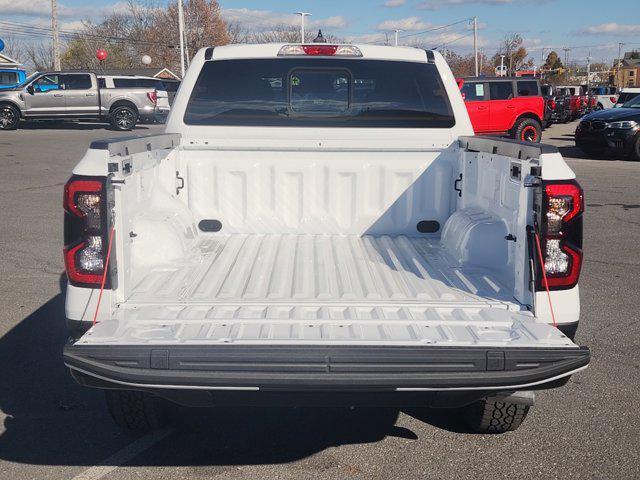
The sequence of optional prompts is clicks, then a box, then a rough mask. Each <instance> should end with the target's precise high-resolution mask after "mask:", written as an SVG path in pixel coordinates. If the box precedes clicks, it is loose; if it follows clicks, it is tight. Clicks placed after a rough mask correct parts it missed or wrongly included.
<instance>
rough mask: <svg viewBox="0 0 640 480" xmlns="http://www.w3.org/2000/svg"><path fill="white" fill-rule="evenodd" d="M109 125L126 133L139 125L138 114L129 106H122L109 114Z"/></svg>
mask: <svg viewBox="0 0 640 480" xmlns="http://www.w3.org/2000/svg"><path fill="white" fill-rule="evenodd" d="M109 123H110V124H111V127H112V128H113V129H114V130H119V131H121V132H126V131H129V130H131V129H132V128H133V127H135V126H136V124H137V123H138V112H137V111H136V110H135V109H134V108H133V107H129V106H127V105H120V106H118V107H115V108H113V109H112V110H111V111H110V112H109Z"/></svg>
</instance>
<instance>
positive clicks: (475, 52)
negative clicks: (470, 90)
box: [473, 17, 478, 77]
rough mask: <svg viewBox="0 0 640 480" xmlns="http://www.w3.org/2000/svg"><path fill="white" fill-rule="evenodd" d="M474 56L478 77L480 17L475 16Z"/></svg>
mask: <svg viewBox="0 0 640 480" xmlns="http://www.w3.org/2000/svg"><path fill="white" fill-rule="evenodd" d="M473 56H474V58H475V67H476V77H477V76H478V17H473Z"/></svg>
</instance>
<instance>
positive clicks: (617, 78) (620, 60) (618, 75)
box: [616, 42, 624, 88]
mask: <svg viewBox="0 0 640 480" xmlns="http://www.w3.org/2000/svg"><path fill="white" fill-rule="evenodd" d="M623 45H624V43H622V42H620V43H618V65H617V66H616V87H618V88H620V83H621V82H620V80H621V79H620V77H621V75H620V64H621V63H622V46H623Z"/></svg>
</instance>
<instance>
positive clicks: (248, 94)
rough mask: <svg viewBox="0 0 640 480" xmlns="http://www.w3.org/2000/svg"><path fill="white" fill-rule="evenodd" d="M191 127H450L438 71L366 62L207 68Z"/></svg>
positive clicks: (260, 62) (264, 62) (293, 61)
mask: <svg viewBox="0 0 640 480" xmlns="http://www.w3.org/2000/svg"><path fill="white" fill-rule="evenodd" d="M184 121H185V123H186V124H188V125H233V126H295V127H365V128H366V127H378V128H380V127H385V128H450V127H452V126H454V125H455V119H454V115H453V111H452V109H451V104H450V103H449V99H448V96H447V93H446V91H445V89H444V86H443V84H442V81H441V79H440V75H439V74H438V71H437V69H436V67H435V65H433V64H428V63H426V62H425V63H420V62H391V61H382V60H362V59H357V60H354V59H319V58H314V59H299V58H286V59H282V58H280V59H250V60H249V59H247V60H244V59H238V60H214V61H210V62H207V63H205V65H204V66H203V68H202V71H201V72H200V76H199V78H198V80H197V82H196V85H195V87H194V89H193V92H192V94H191V98H190V99H189V102H188V105H187V109H186V112H185V115H184Z"/></svg>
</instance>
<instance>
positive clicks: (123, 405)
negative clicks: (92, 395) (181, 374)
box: [104, 390, 166, 433]
mask: <svg viewBox="0 0 640 480" xmlns="http://www.w3.org/2000/svg"><path fill="white" fill-rule="evenodd" d="M104 393H105V397H106V400H107V407H108V408H109V413H110V414H111V417H112V418H113V420H114V421H115V422H116V424H117V425H118V426H119V427H121V428H123V429H125V430H127V431H129V432H132V433H133V432H135V433H144V432H150V431H153V430H157V429H159V428H161V427H162V426H164V425H165V423H166V421H165V415H164V411H163V408H162V401H161V400H160V399H159V398H158V397H155V396H153V395H150V394H148V393H145V392H138V391H134V390H105V392H104Z"/></svg>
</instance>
